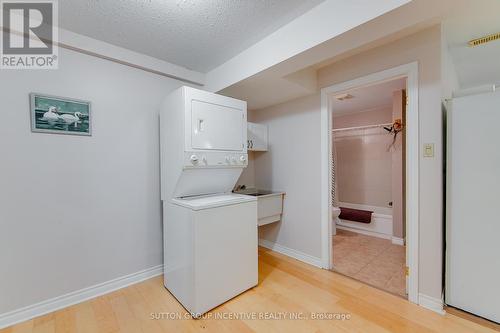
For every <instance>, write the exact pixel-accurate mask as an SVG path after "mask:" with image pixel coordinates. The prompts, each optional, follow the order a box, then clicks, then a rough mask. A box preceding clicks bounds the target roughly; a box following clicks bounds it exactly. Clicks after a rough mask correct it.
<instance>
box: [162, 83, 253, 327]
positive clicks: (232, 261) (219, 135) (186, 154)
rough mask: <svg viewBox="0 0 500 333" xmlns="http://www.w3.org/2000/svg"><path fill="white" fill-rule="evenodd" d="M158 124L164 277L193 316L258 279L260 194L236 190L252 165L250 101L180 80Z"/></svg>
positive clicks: (171, 290)
mask: <svg viewBox="0 0 500 333" xmlns="http://www.w3.org/2000/svg"><path fill="white" fill-rule="evenodd" d="M160 126H161V127H160V140H161V182H162V184H161V199H162V202H163V240H164V284H165V287H166V288H167V289H168V290H169V291H170V292H171V293H172V294H173V295H174V296H175V297H176V298H177V300H178V301H179V302H180V303H181V304H182V305H183V306H184V307H185V308H186V309H187V310H188V311H189V312H190V313H191V314H192V315H193V316H195V317H196V316H199V315H201V314H203V313H205V312H207V311H209V310H210V309H212V308H214V307H216V306H218V305H220V304H222V303H224V302H226V301H227V300H229V299H231V298H233V297H235V296H236V295H238V294H240V293H242V292H244V291H245V290H247V289H249V288H251V287H253V286H255V285H256V284H257V281H258V267H257V265H258V263H257V201H256V198H255V197H250V196H245V195H238V194H233V193H232V189H233V187H234V185H235V184H236V182H237V180H238V178H239V176H240V174H241V172H242V171H243V169H244V168H245V167H247V165H248V155H247V148H246V140H247V105H246V102H244V101H240V100H236V99H233V98H229V97H225V96H220V95H216V94H213V93H210V92H206V91H202V90H198V89H194V88H190V87H181V88H179V89H177V90H175V91H174V92H172V93H171V94H170V95H169V96H168V97H167V98H166V99H165V101H164V103H163V105H162V109H161V112H160Z"/></svg>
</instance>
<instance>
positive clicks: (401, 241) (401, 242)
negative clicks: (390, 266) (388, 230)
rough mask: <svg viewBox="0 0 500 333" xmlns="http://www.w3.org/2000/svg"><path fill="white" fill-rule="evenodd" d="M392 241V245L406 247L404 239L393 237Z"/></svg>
mask: <svg viewBox="0 0 500 333" xmlns="http://www.w3.org/2000/svg"><path fill="white" fill-rule="evenodd" d="M391 241H392V244H396V245H405V240H404V238H399V237H394V236H392V238H391Z"/></svg>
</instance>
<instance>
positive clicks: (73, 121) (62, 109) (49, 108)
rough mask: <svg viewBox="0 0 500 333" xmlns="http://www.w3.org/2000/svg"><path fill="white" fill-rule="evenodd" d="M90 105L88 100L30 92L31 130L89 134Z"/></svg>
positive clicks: (90, 122)
mask: <svg viewBox="0 0 500 333" xmlns="http://www.w3.org/2000/svg"><path fill="white" fill-rule="evenodd" d="M90 106H91V105H90V102H88V101H82V100H77V99H70V98H65V97H57V96H50V95H42V94H37V93H31V94H30V109H31V131H32V132H42V133H56V134H73V135H88V136H90V135H92V118H91V107H90Z"/></svg>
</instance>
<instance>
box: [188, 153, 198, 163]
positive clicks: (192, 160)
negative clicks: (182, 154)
mask: <svg viewBox="0 0 500 333" xmlns="http://www.w3.org/2000/svg"><path fill="white" fill-rule="evenodd" d="M189 159H190V160H191V163H193V164H196V163H198V156H196V155H191V157H190V158H189Z"/></svg>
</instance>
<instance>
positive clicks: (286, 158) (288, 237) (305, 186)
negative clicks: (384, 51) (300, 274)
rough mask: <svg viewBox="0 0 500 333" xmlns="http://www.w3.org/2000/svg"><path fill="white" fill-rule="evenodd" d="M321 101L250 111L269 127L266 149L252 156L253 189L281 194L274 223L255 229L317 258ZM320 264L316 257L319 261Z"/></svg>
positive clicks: (262, 235)
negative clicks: (279, 215)
mask: <svg viewBox="0 0 500 333" xmlns="http://www.w3.org/2000/svg"><path fill="white" fill-rule="evenodd" d="M319 109H320V97H319V95H313V96H310V97H307V98H301V99H298V100H294V101H291V102H288V103H285V104H280V105H277V106H274V107H271V108H267V109H263V110H259V111H252V116H251V117H252V121H255V122H257V123H263V124H267V125H268V126H269V151H268V152H266V153H260V154H256V155H254V157H255V182H256V186H257V187H258V188H262V189H272V190H282V191H285V192H286V196H285V201H284V210H283V217H282V220H281V222H279V223H271V224H268V225H266V226H263V227H260V228H259V237H260V238H264V239H266V240H268V241H271V242H276V243H278V244H281V245H285V246H287V247H289V248H292V249H294V250H297V251H301V252H304V253H306V254H309V255H311V256H314V257H317V258H321V241H320V232H321V230H320V227H321V226H320V223H319V222H320V213H321V212H320V209H321V206H320V197H321V193H320V191H319V188H320V181H321V180H320V164H319V163H318V161H319V158H320V143H321V141H320V131H319V123H320V113H319ZM318 260H320V259H318Z"/></svg>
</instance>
